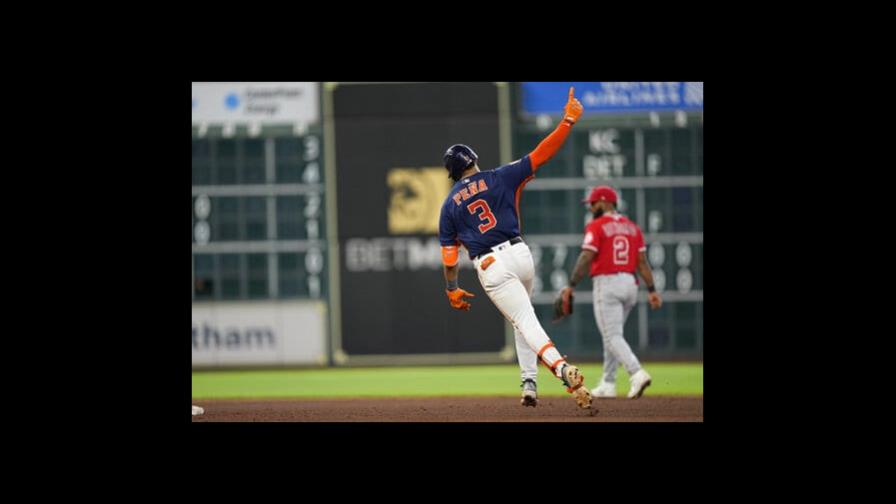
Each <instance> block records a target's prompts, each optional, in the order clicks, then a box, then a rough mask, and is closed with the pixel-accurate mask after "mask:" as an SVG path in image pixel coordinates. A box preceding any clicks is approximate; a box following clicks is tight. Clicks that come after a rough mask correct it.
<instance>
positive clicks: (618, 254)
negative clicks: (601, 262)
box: [613, 236, 628, 264]
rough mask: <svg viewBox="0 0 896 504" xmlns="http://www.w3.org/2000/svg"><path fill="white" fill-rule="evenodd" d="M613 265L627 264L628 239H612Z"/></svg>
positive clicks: (616, 237) (617, 237) (618, 237)
mask: <svg viewBox="0 0 896 504" xmlns="http://www.w3.org/2000/svg"><path fill="white" fill-rule="evenodd" d="M613 264H628V238H626V237H624V236H615V237H613Z"/></svg>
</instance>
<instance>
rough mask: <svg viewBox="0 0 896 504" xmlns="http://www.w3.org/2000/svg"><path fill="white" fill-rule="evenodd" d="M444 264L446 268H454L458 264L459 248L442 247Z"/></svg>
mask: <svg viewBox="0 0 896 504" xmlns="http://www.w3.org/2000/svg"><path fill="white" fill-rule="evenodd" d="M442 263H443V264H444V265H445V266H454V265H456V264H457V247H456V246H453V245H452V246H450V247H442Z"/></svg>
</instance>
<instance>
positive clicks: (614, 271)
mask: <svg viewBox="0 0 896 504" xmlns="http://www.w3.org/2000/svg"><path fill="white" fill-rule="evenodd" d="M617 200H618V197H617V195H616V192H615V191H614V190H613V189H611V188H609V187H607V186H598V187H595V188H594V189H593V190H592V191H591V194H590V195H589V196H588V197H587V198H585V199H584V200H582V202H583V203H588V205H589V207H590V209H591V213H592V214H593V215H594V220H592V221H591V222H589V223H588V225H587V226H585V240H584V242H583V243H582V253H581V254H579V259H578V261H576V265H575V269H574V270H573V273H572V275H571V276H570V279H569V286H567V287H565V288H564V289H563V290H562V291H561V292H560V295H559V297H558V303H555V307H559V308H557V310H559V313H557V315H558V317H559V318H562V317H563V316H565V315H568V314H569V313H571V312H572V301H573V299H572V298H573V290H574V289H575V286H576V284H577V283H579V281H580V280H582V278H584V276H585V273H586V272H589V271H590V273H591V277H592V278H593V293H594V318H595V320H596V321H597V327H598V329H600V334H601V336H602V337H603V343H604V373H603V376H602V377H601V380H600V383H598V385H597V388H595V389H594V390H593V391H592V392H591V395H592V396H594V397H597V398H601V397H616V369H617V368H618V367H619V364H622V365H623V366H625V370H626V371H628V373H629V376H630V377H631V378H630V381H631V388H630V389H629V391H628V397H629V398H631V399H637V398H639V397H641V394H643V393H644V389H645V388H647V386H648V385H650V380H651V378H650V375H649V374H647V371H645V370H644V369H643V368H642V367H641V363H640V362H638V358H637V357H635V354H634V353H632V349H631V348H630V347H629V345H628V343H627V342H626V341H625V339H624V338H623V337H622V328H623V326H624V325H625V319H626V318H628V314H629V312H631V310H632V308H633V307H634V306H635V303H636V302H637V300H638V279H637V278H636V277H635V270H637V271H638V273H640V274H641V277H643V278H644V282H645V283H646V284H647V292H648V294H647V299H648V301H649V302H650V307H651V308H653V309H657V308H659V307H660V306H662V304H663V301H662V299H661V298H660V295H659V294H657V292H656V288H655V287H654V283H653V272H652V271H651V269H650V264H649V263H648V262H647V255H646V254H645V251H646V250H647V247H645V246H644V236H643V235H642V234H641V229H640V228H638V225H637V224H635V223H634V222H632V221H630V220H629V219H628V218H626V217H625V216H624V215H622V214H620V213H618V212H617V211H616V202H617Z"/></svg>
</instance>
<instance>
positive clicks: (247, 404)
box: [192, 362, 703, 422]
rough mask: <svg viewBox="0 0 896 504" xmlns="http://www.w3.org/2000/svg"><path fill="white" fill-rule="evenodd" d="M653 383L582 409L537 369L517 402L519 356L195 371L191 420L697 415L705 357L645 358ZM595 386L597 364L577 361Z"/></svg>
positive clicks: (622, 381) (623, 386)
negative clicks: (480, 362)
mask: <svg viewBox="0 0 896 504" xmlns="http://www.w3.org/2000/svg"><path fill="white" fill-rule="evenodd" d="M644 368H645V369H646V370H647V371H648V372H649V373H650V374H651V376H652V377H653V383H652V384H651V386H650V387H649V388H647V390H646V392H645V393H644V396H643V397H642V398H640V399H637V400H630V399H627V398H626V397H625V394H626V393H627V392H628V386H629V384H628V374H627V373H626V372H625V371H624V370H621V369H620V371H619V372H618V378H617V394H618V397H617V398H616V399H599V400H598V399H596V400H595V401H594V403H593V406H592V411H591V412H589V411H585V410H581V409H579V408H578V407H577V406H576V405H575V402H574V400H573V399H572V397H571V396H570V395H569V394H567V393H566V391H565V388H564V387H563V385H562V384H561V382H560V380H558V379H556V378H554V377H553V376H551V375H550V373H549V371H547V370H546V369H545V368H539V372H538V373H539V375H538V395H539V404H538V406H537V407H535V408H524V407H522V406H521V405H520V389H519V383H520V381H519V368H518V367H517V366H516V365H515V364H508V365H485V366H430V367H383V368H379V367H377V368H336V369H333V368H329V369H297V370H264V371H197V372H193V374H192V402H193V404H194V405H197V406H201V407H202V408H204V410H205V413H204V414H202V415H199V416H194V417H193V421H194V422H269V421H276V422H358V421H360V422H582V421H584V422H682V421H684V422H702V421H703V363H702V362H698V363H659V362H656V363H650V362H647V363H644ZM581 369H582V372H583V373H584V375H585V379H586V381H585V385H586V386H587V387H594V386H595V385H596V383H597V381H598V380H599V379H600V375H601V372H602V370H601V365H600V364H596V363H595V364H583V365H581Z"/></svg>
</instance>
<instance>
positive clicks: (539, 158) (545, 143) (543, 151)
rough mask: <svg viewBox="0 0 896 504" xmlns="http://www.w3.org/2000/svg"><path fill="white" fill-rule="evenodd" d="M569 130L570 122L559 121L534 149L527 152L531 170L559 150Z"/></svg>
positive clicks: (536, 168)
mask: <svg viewBox="0 0 896 504" xmlns="http://www.w3.org/2000/svg"><path fill="white" fill-rule="evenodd" d="M570 130H572V124H570V123H569V122H567V121H560V124H558V125H557V128H556V129H554V131H552V132H551V134H550V135H548V136H547V138H545V139H544V140H542V141H541V143H540V144H538V147H536V148H535V150H533V151H532V152H531V153H529V160H530V161H532V172H535V171H536V170H538V167H539V166H541V165H543V164H545V163H546V162H547V161H548V159H551V158H552V157H553V156H554V154H556V153H557V151H558V150H560V147H561V146H562V145H563V142H565V141H566V137H567V136H569V132H570Z"/></svg>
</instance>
